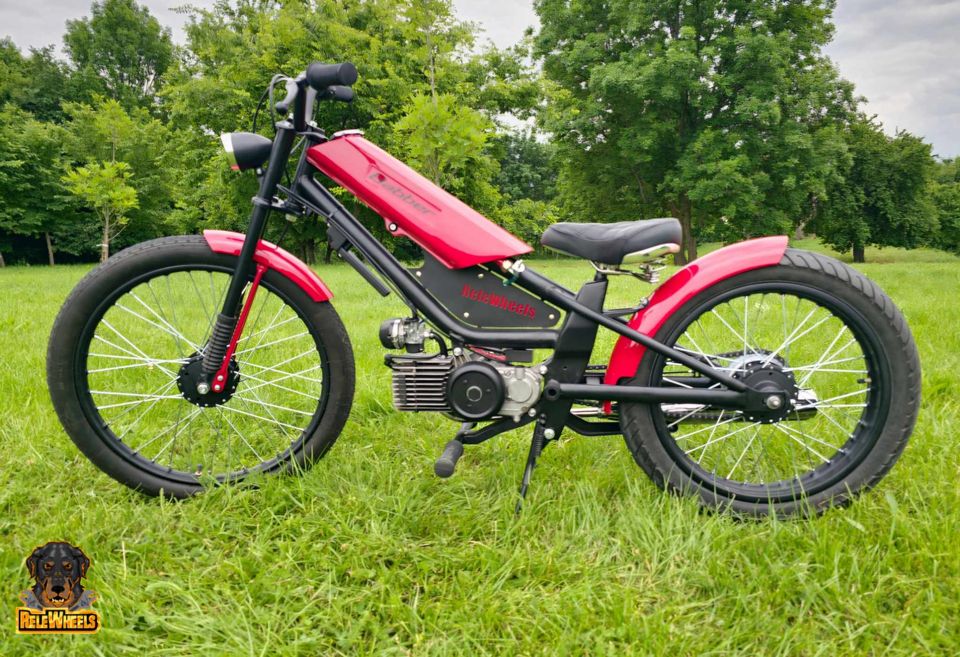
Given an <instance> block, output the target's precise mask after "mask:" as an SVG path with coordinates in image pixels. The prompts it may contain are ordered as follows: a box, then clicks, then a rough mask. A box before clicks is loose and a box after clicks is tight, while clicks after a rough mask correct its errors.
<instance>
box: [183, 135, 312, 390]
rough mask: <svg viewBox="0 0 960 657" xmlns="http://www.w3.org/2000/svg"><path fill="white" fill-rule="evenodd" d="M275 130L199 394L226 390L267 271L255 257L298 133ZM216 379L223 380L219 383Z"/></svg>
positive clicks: (205, 356)
mask: <svg viewBox="0 0 960 657" xmlns="http://www.w3.org/2000/svg"><path fill="white" fill-rule="evenodd" d="M276 128H277V136H276V138H274V140H273V148H272V149H271V151H270V160H269V163H268V164H267V168H266V171H264V173H263V176H262V177H261V179H260V189H259V191H258V192H257V195H256V196H255V197H253V212H252V213H251V214H250V225H249V227H248V228H247V233H246V239H245V240H244V241H243V248H241V249H240V255H239V257H238V258H237V268H236V269H235V270H234V272H233V276H232V278H231V279H230V286H229V287H228V288H227V294H226V296H225V297H224V299H223V307H222V308H221V310H220V313H219V314H218V315H217V321H216V323H215V324H214V326H213V330H212V331H211V333H210V339H209V340H208V341H207V344H206V346H205V347H204V350H203V380H202V381H200V383H199V384H198V385H197V391H198V392H200V394H206V392H209V391H210V389H213V390H214V391H215V392H219V391H220V390H222V389H223V386H224V385H225V383H226V373H227V368H228V367H229V366H230V359H231V358H232V357H233V353H234V351H235V349H236V346H237V340H238V339H239V338H240V333H242V332H243V324H244V323H245V322H246V313H247V312H249V308H250V305H251V304H252V303H253V298H254V296H255V295H256V291H257V287H259V284H260V279H261V278H262V277H263V270H265V269H266V268H265V267H264V266H263V265H260V264H258V263H257V262H255V261H254V255H255V254H256V252H257V247H258V246H259V245H260V240H261V239H262V238H263V233H264V231H265V230H266V228H267V218H268V217H269V215H270V210H271V207H272V204H273V197H274V194H276V192H277V185H279V184H280V178H281V176H283V172H284V169H285V168H286V166H287V159H288V158H289V157H290V150H291V149H292V147H293V140H294V138H295V137H296V129H295V128H294V125H293V124H292V123H290V122H289V121H281V122H279V123H277V125H276ZM251 279H253V284H252V285H251V287H250V291H249V292H248V293H247V298H246V301H244V299H243V292H244V289H246V287H247V282H248V281H250V280H251ZM241 303H243V308H241ZM217 377H222V378H220V379H219V380H218V379H217ZM218 386H219V388H218Z"/></svg>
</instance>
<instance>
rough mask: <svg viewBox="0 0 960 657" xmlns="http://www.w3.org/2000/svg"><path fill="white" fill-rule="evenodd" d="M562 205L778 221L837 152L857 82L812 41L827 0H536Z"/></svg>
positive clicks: (788, 220) (805, 197)
mask: <svg viewBox="0 0 960 657" xmlns="http://www.w3.org/2000/svg"><path fill="white" fill-rule="evenodd" d="M535 8H536V10H537V13H538V14H539V16H540V21H541V29H540V32H539V34H538V35H537V37H536V40H535V44H536V53H537V54H538V56H539V57H540V58H541V59H542V61H543V67H544V72H545V74H546V75H547V77H548V78H549V79H550V81H551V82H552V86H551V88H550V91H549V94H550V103H549V105H548V107H547V111H546V112H545V114H544V115H543V117H542V119H541V123H542V125H543V127H544V128H545V129H546V130H548V131H549V132H550V133H551V134H552V135H553V138H554V140H555V141H556V142H557V144H558V156H559V158H560V161H561V172H560V191H561V198H562V201H563V206H564V208H565V210H566V211H567V212H568V213H577V214H581V215H585V216H591V217H597V216H600V217H605V218H607V219H609V220H618V219H639V218H643V217H649V216H656V215H658V214H661V213H665V212H668V213H670V214H673V215H674V216H676V217H677V218H678V219H679V220H680V222H681V224H682V225H683V242H684V243H683V249H682V252H681V258H680V260H684V259H687V260H688V259H692V258H694V257H696V244H697V236H698V234H704V233H707V232H708V231H710V232H711V234H712V235H713V236H715V237H721V238H725V239H732V238H741V237H747V236H751V235H760V234H767V233H769V232H774V231H776V232H782V231H785V230H788V229H789V228H790V227H791V225H793V224H794V223H796V222H798V221H800V219H801V218H802V217H803V216H805V215H806V213H807V210H808V208H809V205H810V202H811V199H812V198H813V197H815V196H817V195H819V194H822V193H823V188H824V180H825V179H827V178H829V176H830V175H831V171H832V170H833V169H834V168H835V166H836V164H837V159H838V156H839V153H838V152H837V146H836V139H835V137H836V134H837V133H836V128H835V123H836V122H837V120H842V119H843V118H844V117H846V116H848V115H849V113H850V112H851V111H852V109H853V107H854V105H855V103H854V100H853V97H852V87H851V86H850V85H849V84H847V83H844V82H843V81H841V80H840V79H839V77H838V75H837V73H836V71H835V69H834V68H833V66H832V65H831V64H830V62H829V60H828V59H827V58H826V57H825V56H824V55H823V54H822V52H821V47H822V46H823V45H824V44H826V43H827V42H828V41H829V39H830V36H831V34H832V26H831V24H830V15H831V11H832V8H833V0H806V1H804V2H800V1H796V0H788V1H774V0H642V1H638V0H610V1H609V2H605V3H594V2H581V1H573V2H568V1H567V0H537V1H536V2H535Z"/></svg>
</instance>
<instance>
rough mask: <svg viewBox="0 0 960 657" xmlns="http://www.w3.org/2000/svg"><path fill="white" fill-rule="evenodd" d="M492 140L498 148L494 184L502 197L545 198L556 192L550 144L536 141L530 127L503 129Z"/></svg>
mask: <svg viewBox="0 0 960 657" xmlns="http://www.w3.org/2000/svg"><path fill="white" fill-rule="evenodd" d="M495 143H496V146H497V147H498V150H499V151H500V152H499V153H498V154H499V160H500V172H499V174H497V178H496V185H497V187H498V188H499V189H500V192H501V193H502V194H503V195H504V196H505V197H507V198H509V199H531V200H534V201H548V200H552V199H553V198H554V197H555V196H556V194H557V173H556V169H555V168H554V166H553V163H552V161H551V158H552V156H553V150H554V149H553V147H552V146H551V145H550V144H546V143H542V142H540V141H537V138H536V137H535V136H534V134H533V133H532V132H531V131H529V130H527V131H523V132H516V131H510V132H505V133H503V134H501V135H498V136H497V138H496V140H495Z"/></svg>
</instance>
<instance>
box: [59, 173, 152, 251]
mask: <svg viewBox="0 0 960 657" xmlns="http://www.w3.org/2000/svg"><path fill="white" fill-rule="evenodd" d="M129 179H130V167H129V165H127V163H126V162H105V163H103V164H96V163H94V164H90V165H87V166H85V167H78V168H76V169H73V170H71V171H68V172H67V175H65V176H64V177H63V182H64V184H65V185H66V188H67V189H68V190H69V191H70V192H71V193H72V194H75V195H76V196H78V197H79V198H81V199H82V200H83V201H84V202H86V203H87V204H89V205H90V206H91V207H92V208H93V209H94V210H96V212H97V215H98V216H99V217H100V222H101V226H102V231H101V242H100V262H106V260H107V258H109V257H110V242H111V241H113V239H114V238H116V236H117V235H119V234H120V232H122V231H123V229H124V228H125V227H126V225H127V216H126V215H127V212H129V211H130V210H131V209H133V208H136V207H137V190H135V189H134V188H133V187H131V186H130V185H129V184H128V181H129Z"/></svg>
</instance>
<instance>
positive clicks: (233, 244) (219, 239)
mask: <svg viewBox="0 0 960 657" xmlns="http://www.w3.org/2000/svg"><path fill="white" fill-rule="evenodd" d="M203 238H204V239H205V240H207V244H208V245H210V249H211V250H212V251H214V252H215V253H228V254H230V255H240V248H241V247H242V246H243V240H244V235H243V234H242V233H234V232H231V231H228V230H205V231H203ZM253 260H254V262H256V263H257V264H261V265H264V266H265V267H266V268H267V269H273V270H274V271H276V272H279V273H280V274H283V275H284V276H286V277H287V278H289V279H290V280H291V281H293V282H294V283H296V284H297V285H299V286H300V287H301V288H303V291H304V292H306V293H307V294H308V295H309V296H310V298H311V299H313V300H314V301H329V300H330V299H332V298H333V292H331V291H330V288H328V287H327V285H326V283H324V282H323V281H322V280H320V277H319V276H317V275H316V273H314V271H313V270H312V269H310V268H309V267H308V266H307V265H306V264H305V263H304V262H303V261H301V260H299V259H298V258H297V257H296V256H294V255H293V254H292V253H290V252H288V251H285V250H284V249H281V248H280V247H279V246H277V245H276V244H271V243H270V242H267V241H266V240H260V245H259V246H258V247H257V251H256V253H254V256H253Z"/></svg>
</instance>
